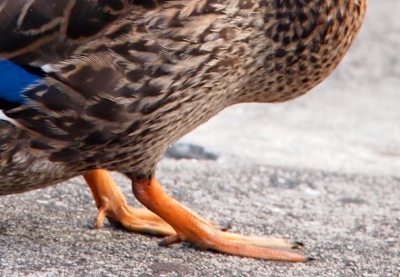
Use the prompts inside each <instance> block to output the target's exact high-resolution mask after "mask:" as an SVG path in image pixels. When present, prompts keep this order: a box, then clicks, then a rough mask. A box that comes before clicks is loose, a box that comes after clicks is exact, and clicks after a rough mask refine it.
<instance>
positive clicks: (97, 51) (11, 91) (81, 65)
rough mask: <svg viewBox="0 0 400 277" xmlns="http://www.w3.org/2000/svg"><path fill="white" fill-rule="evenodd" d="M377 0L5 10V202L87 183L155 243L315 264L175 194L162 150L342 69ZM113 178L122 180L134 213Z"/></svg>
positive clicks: (196, 0) (1, 22)
mask: <svg viewBox="0 0 400 277" xmlns="http://www.w3.org/2000/svg"><path fill="white" fill-rule="evenodd" d="M366 9H367V0H352V1H347V0H337V1H330V0H173V1H162V0H151V1H150V0H149V1H143V0H136V1H135V0H104V1H95V0H75V1H72V0H71V1H52V0H40V1H38V0H30V1H27V0H18V1H15V0H0V26H2V27H1V28H0V38H1V39H0V83H1V84H0V110H1V112H0V176H1V178H0V195H8V194H14V193H22V192H26V191H30V190H34V189H40V188H44V187H47V186H51V185H54V184H58V183H60V182H63V181H65V180H68V179H70V178H73V177H76V176H81V175H82V176H83V177H84V178H85V181H86V183H87V184H88V186H89V187H90V189H91V191H92V194H93V197H94V200H95V203H96V206H97V207H98V214H97V217H96V226H97V227H101V226H102V224H103V222H104V220H105V218H108V219H110V220H115V221H118V222H121V223H122V224H123V225H124V226H125V227H126V228H128V229H130V230H133V231H137V232H145V233H149V234H156V235H161V236H165V237H164V238H163V239H162V240H160V242H159V245H161V246H165V247H166V246H169V245H172V244H174V243H179V242H189V243H191V244H193V245H195V246H197V247H199V248H201V249H206V250H213V251H215V252H220V253H225V254H230V255H236V256H241V257H250V258H256V259H264V260H275V261H288V262H307V261H310V260H313V258H311V257H307V256H306V255H304V254H302V253H300V252H298V251H297V250H293V248H296V246H298V244H297V243H294V242H291V241H290V240H287V239H280V238H268V237H263V236H244V235H240V234H237V233H233V232H227V231H225V230H221V228H219V226H217V225H216V224H214V223H212V222H210V221H208V220H206V219H204V218H203V217H202V216H201V215H199V214H198V213H196V212H194V211H192V210H191V209H190V208H188V207H186V206H184V205H183V204H181V203H179V202H178V201H177V200H175V199H174V198H173V197H171V196H170V195H169V194H167V193H166V192H165V191H164V189H163V187H162V185H161V183H160V182H159V181H158V179H157V178H156V176H155V174H156V166H157V164H158V162H159V161H160V159H161V157H162V155H163V154H164V152H165V151H166V149H167V148H168V147H169V146H170V145H172V144H173V143H174V142H176V141H177V140H178V139H179V138H181V137H182V136H184V135H185V134H187V133H188V132H190V131H192V130H194V129H195V128H196V127H198V126H199V125H201V124H203V123H205V122H206V121H208V120H209V119H210V118H212V117H213V116H215V115H216V114H218V113H219V112H220V111H222V110H223V109H225V108H227V107H229V106H232V105H235V104H240V103H249V102H257V103H280V102H284V101H289V100H292V99H294V98H297V97H300V96H302V95H304V94H305V93H307V92H308V91H310V90H311V89H312V88H314V87H315V86H316V85H318V84H319V83H321V82H322V81H323V80H324V79H326V78H327V77H328V76H329V75H330V74H331V73H332V71H333V70H334V69H335V68H336V67H337V65H338V64H339V62H340V61H341V60H342V58H343V57H344V55H345V53H346V52H347V50H348V49H349V47H350V46H351V44H352V43H353V41H354V39H355V37H356V35H357V33H358V32H359V30H360V28H361V26H362V23H363V20H364V18H365V13H366ZM108 171H116V172H119V173H122V174H124V175H125V176H126V177H128V178H129V179H130V180H131V182H132V191H133V194H134V195H135V197H136V198H137V199H138V200H139V202H140V203H142V204H143V206H144V208H133V207H131V206H129V205H128V204H127V203H126V200H125V197H124V195H123V194H122V193H121V191H120V190H119V188H118V186H117V184H116V183H115V182H114V181H113V179H112V178H111V177H110V175H109V173H108Z"/></svg>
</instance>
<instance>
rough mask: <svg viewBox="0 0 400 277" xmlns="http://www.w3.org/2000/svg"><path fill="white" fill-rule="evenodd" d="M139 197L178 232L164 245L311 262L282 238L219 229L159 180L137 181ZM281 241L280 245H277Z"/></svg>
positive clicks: (134, 190)
mask: <svg viewBox="0 0 400 277" xmlns="http://www.w3.org/2000/svg"><path fill="white" fill-rule="evenodd" d="M132 188H133V192H134V194H135V196H136V198H137V199H138V200H139V201H140V202H141V203H142V204H143V205H144V206H145V207H147V208H148V209H149V210H150V211H152V212H154V213H155V214H157V215H158V216H160V217H161V218H162V219H164V220H165V222H167V223H168V224H170V225H171V226H172V228H174V229H175V231H176V235H172V236H170V237H167V238H165V239H163V240H162V241H161V243H160V244H161V245H163V246H167V245H169V244H172V243H177V242H181V241H186V242H190V243H193V244H195V245H197V246H199V247H201V248H203V249H211V250H214V251H218V252H221V253H226V254H231V255H237V256H243V257H251V258H259V259H265V260H277V261H290V262H306V261H309V260H311V258H307V257H305V256H303V255H301V254H299V253H297V252H294V251H293V250H290V249H277V248H275V247H279V248H292V246H293V244H291V243H290V242H288V241H286V240H281V239H268V238H264V239H262V238H261V237H252V236H241V235H237V234H234V233H228V232H222V231H220V230H217V229H215V228H214V227H213V226H212V225H211V224H210V223H209V222H208V221H207V220H205V219H203V218H202V217H201V216H200V215H198V214H196V213H195V212H193V211H191V210H190V209H188V208H186V207H185V206H183V205H182V204H180V203H179V202H178V201H176V200H175V199H173V198H172V197H171V196H169V195H168V194H167V193H166V192H165V191H164V190H163V188H162V186H161V184H160V183H159V182H158V181H157V179H156V178H152V179H150V180H141V181H134V182H133V184H132ZM276 242H278V244H276Z"/></svg>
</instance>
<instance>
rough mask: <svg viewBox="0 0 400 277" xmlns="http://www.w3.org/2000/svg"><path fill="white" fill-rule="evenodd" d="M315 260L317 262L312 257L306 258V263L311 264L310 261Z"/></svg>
mask: <svg viewBox="0 0 400 277" xmlns="http://www.w3.org/2000/svg"><path fill="white" fill-rule="evenodd" d="M315 260H317V259H316V258H314V257H312V256H308V257H306V262H312V261H315Z"/></svg>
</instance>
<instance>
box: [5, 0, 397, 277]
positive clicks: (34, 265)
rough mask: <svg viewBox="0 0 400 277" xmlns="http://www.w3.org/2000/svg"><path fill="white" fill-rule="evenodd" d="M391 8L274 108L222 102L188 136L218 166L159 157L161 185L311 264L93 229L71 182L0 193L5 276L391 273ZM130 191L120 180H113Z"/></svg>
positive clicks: (83, 190)
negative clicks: (309, 85) (309, 87)
mask: <svg viewBox="0 0 400 277" xmlns="http://www.w3.org/2000/svg"><path fill="white" fill-rule="evenodd" d="M399 15H400V2H399V1H398V0H385V1H379V0H370V9H369V13H368V15H367V21H366V23H365V25H364V28H363V30H362V32H361V34H360V36H359V38H358V40H357V41H356V43H355V45H354V46H353V48H352V49H351V51H350V53H349V54H348V55H347V57H346V58H345V60H344V62H343V63H342V64H341V65H340V66H339V68H338V70H337V71H336V72H335V73H334V74H333V75H332V77H331V78H329V80H327V81H326V82H325V83H324V84H322V85H320V86H319V87H318V88H316V89H315V90H313V91H312V92H310V93H309V94H308V95H306V96H304V97H302V98H301V99H298V100H296V101H293V102H290V103H285V104H280V105H241V106H236V107H232V108H230V109H228V110H226V111H225V112H223V113H221V114H220V115H219V116H217V117H216V118H215V119H213V120H211V121H210V122H209V123H207V124H206V125H204V126H202V127H201V128H199V129H198V130H196V131H195V132H193V133H192V134H190V135H188V136H187V137H186V138H184V141H189V142H192V143H197V144H200V145H202V146H205V147H206V149H207V150H208V151H212V152H215V153H217V154H218V155H219V156H220V158H219V160H218V161H195V160H193V161H187V160H180V161H175V160H171V159H164V160H163V161H162V163H161V164H160V170H159V172H158V177H159V179H160V180H161V181H162V182H163V184H164V186H165V188H166V190H167V191H168V192H170V193H171V194H172V195H173V196H174V197H176V198H177V199H178V200H180V201H182V202H183V203H184V204H186V205H189V206H190V207H192V208H193V209H194V210H196V211H198V212H200V213H201V214H202V215H203V216H205V217H206V218H209V219H212V220H231V219H233V220H234V221H233V227H234V228H233V231H235V232H240V233H243V234H257V235H271V236H278V237H290V238H295V239H297V240H300V241H303V242H304V243H305V244H306V247H305V248H304V249H302V251H304V252H305V253H306V254H308V255H312V256H314V257H315V258H316V259H317V261H315V262H312V263H308V264H288V263H276V262H266V261H260V260H255V259H247V258H239V257H232V256H227V255H222V254H216V253H212V252H207V251H198V250H196V249H194V248H192V247H190V246H189V245H188V244H178V245H174V246H172V247H170V248H160V247H158V246H157V240H158V239H157V238H154V237H150V236H146V235H140V234H133V233H129V232H127V231H125V230H123V229H119V228H116V227H114V226H110V225H106V226H105V228H103V229H101V230H93V229H92V226H93V219H94V216H95V214H96V209H95V208H94V203H93V200H92V197H91V195H90V192H89V189H88V188H87V187H86V186H85V184H84V182H83V180H82V179H81V178H77V179H74V180H71V181H69V182H67V183H66V184H60V185H57V186H54V187H51V188H47V189H44V190H39V191H34V192H30V193H26V194H21V195H11V196H6V197H2V198H0V210H1V213H2V217H1V219H0V275H1V276H143V277H144V276H368V277H372V276H374V277H377V276H382V277H383V276H394V277H398V276H400V231H399V230H400V200H399V199H400V179H399V177H400V176H399V171H398V168H399V166H400V131H399V128H398V122H399V121H400V109H399V103H400V94H399V93H397V91H398V89H399V87H400V57H399V56H400V55H399V52H400V18H399ZM115 176H116V178H117V181H118V183H119V184H120V185H121V187H122V189H123V191H124V192H125V194H126V195H127V196H128V200H129V202H130V203H132V204H134V205H137V202H135V200H134V199H133V196H132V194H131V193H130V185H129V182H128V181H127V180H126V179H125V178H123V177H121V176H120V175H115Z"/></svg>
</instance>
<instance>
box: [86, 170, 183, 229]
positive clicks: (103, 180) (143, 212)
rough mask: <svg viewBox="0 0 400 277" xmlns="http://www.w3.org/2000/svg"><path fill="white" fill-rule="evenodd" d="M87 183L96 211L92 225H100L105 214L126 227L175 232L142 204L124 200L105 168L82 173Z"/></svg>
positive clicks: (98, 226) (105, 216) (97, 226)
mask: <svg viewBox="0 0 400 277" xmlns="http://www.w3.org/2000/svg"><path fill="white" fill-rule="evenodd" d="M84 178H85V180H86V182H87V184H88V185H89V187H90V189H91V191H92V194H93V197H94V200H95V202H96V206H97V208H98V213H97V217H96V223H95V227H96V228H101V227H102V226H103V224H104V220H105V218H108V219H109V220H110V221H112V222H118V223H121V224H122V226H124V227H125V228H126V229H128V230H130V231H133V232H139V233H145V234H150V235H157V236H170V235H175V234H176V232H175V230H174V229H173V228H172V227H171V226H170V225H169V224H167V223H166V222H165V221H164V220H162V219H161V218H160V217H159V216H157V215H155V214H154V213H152V212H151V211H149V210H148V209H146V208H134V207H131V206H129V205H128V204H127V202H126V199H125V196H124V195H123V193H122V192H121V190H120V189H119V187H118V186H117V184H116V183H115V182H114V180H113V179H112V178H111V176H110V175H109V174H108V172H107V171H106V170H102V169H97V170H94V171H92V172H90V173H87V174H85V175H84Z"/></svg>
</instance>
